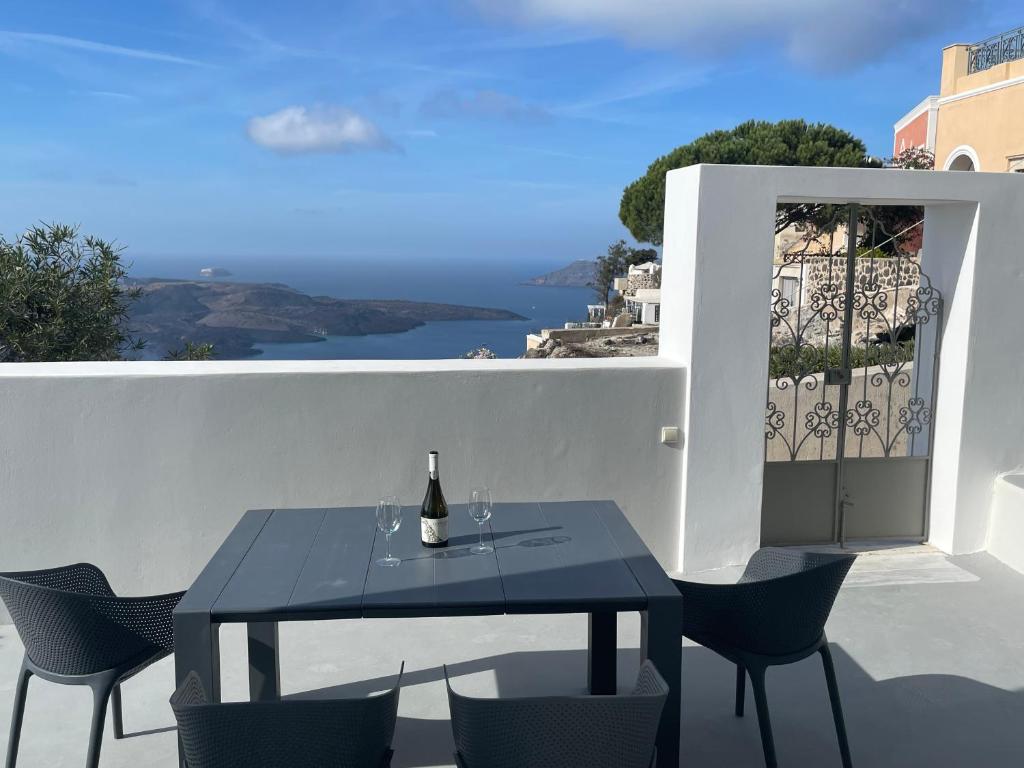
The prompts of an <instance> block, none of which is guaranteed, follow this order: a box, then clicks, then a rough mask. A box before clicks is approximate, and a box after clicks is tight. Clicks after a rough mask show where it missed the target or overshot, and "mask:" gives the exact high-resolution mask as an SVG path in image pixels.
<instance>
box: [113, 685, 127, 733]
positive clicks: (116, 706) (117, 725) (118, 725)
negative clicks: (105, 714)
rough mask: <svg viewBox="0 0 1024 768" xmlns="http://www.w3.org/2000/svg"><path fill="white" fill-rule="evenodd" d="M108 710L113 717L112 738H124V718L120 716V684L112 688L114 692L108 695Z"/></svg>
mask: <svg viewBox="0 0 1024 768" xmlns="http://www.w3.org/2000/svg"><path fill="white" fill-rule="evenodd" d="M110 708H111V710H112V714H113V716H114V738H115V739H123V738H124V718H123V716H122V715H121V686H120V684H118V685H115V686H114V690H113V691H112V692H111V694H110Z"/></svg>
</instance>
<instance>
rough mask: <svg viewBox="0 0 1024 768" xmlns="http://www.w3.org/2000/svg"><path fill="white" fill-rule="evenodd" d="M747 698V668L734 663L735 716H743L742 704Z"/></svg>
mask: <svg viewBox="0 0 1024 768" xmlns="http://www.w3.org/2000/svg"><path fill="white" fill-rule="evenodd" d="M746 698H747V670H745V669H744V668H743V665H742V664H737V665H736V717H743V704H744V700H745V699H746Z"/></svg>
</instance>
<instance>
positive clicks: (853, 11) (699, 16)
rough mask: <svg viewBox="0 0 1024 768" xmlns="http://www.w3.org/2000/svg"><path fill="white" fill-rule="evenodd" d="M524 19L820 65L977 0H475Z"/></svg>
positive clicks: (841, 65) (924, 31)
mask: <svg viewBox="0 0 1024 768" xmlns="http://www.w3.org/2000/svg"><path fill="white" fill-rule="evenodd" d="M470 2H472V3H473V4H474V5H476V6H477V7H479V8H480V9H482V10H484V11H485V12H487V13H490V14H493V15H498V16H504V17H509V18H512V19H515V20H517V21H520V22H525V23H543V24H550V23H555V24H572V25H576V26H579V27H582V28H585V29H588V30H590V31H593V32H598V33H603V34H606V35H610V36H614V37H619V38H622V39H624V40H626V41H627V42H628V43H630V44H633V45H641V46H655V47H663V48H685V49H686V50H688V51H691V52H693V53H697V54H700V55H701V56H709V55H710V56H712V57H726V56H728V55H729V54H730V53H731V52H732V51H734V50H735V48H736V46H737V45H738V44H740V43H750V42H755V41H756V42H759V43H767V44H770V45H772V46H773V47H777V48H781V49H782V50H783V51H784V52H785V53H786V55H787V56H788V58H790V59H791V60H792V61H794V62H796V63H798V64H805V65H809V66H812V67H814V68H815V69H819V70H833V71H835V70H842V69H848V68H851V67H856V66H859V65H862V64H865V63H867V62H870V61H872V60H874V59H876V58H878V57H880V56H884V55H885V53H886V52H887V51H890V50H893V49H894V48H895V47H896V46H897V45H899V44H905V43H906V42H907V41H909V40H912V39H915V38H923V37H927V36H929V35H931V34H934V33H936V32H939V31H942V30H946V29H950V28H951V27H952V26H953V25H954V24H955V23H956V22H958V21H961V20H963V19H966V18H970V16H971V15H972V14H973V13H975V12H976V10H977V9H978V8H979V6H980V4H981V2H980V0H900V2H893V1H892V0H859V2H856V3H851V2H850V0H470Z"/></svg>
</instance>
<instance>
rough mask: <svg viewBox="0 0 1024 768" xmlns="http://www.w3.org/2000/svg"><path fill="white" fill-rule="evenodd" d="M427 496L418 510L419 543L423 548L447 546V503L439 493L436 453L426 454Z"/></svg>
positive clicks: (439, 484)
mask: <svg viewBox="0 0 1024 768" xmlns="http://www.w3.org/2000/svg"><path fill="white" fill-rule="evenodd" d="M427 470H428V472H429V475H430V477H429V479H428V480H427V494H426V496H424V497H423V507H422V509H420V541H421V542H422V543H423V546H424V547H447V546H448V503H447V502H446V501H445V500H444V494H443V493H441V479H440V477H439V476H438V473H437V451H431V452H430V453H429V454H427Z"/></svg>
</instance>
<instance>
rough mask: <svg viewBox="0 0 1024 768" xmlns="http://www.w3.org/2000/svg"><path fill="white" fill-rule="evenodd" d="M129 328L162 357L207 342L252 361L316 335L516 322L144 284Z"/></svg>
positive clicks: (176, 283)
mask: <svg viewBox="0 0 1024 768" xmlns="http://www.w3.org/2000/svg"><path fill="white" fill-rule="evenodd" d="M131 282H133V283H134V284H135V285H138V286H139V287H141V288H142V296H141V297H140V298H139V300H138V301H137V302H136V303H135V304H134V305H133V307H132V313H131V323H130V326H131V329H132V332H133V335H137V336H139V337H141V338H143V339H145V340H146V341H147V350H148V351H149V353H151V354H153V353H155V354H156V355H157V356H162V355H163V354H165V353H166V352H167V350H170V349H176V348H178V347H180V346H181V344H182V342H183V341H192V342H195V343H210V344H213V345H214V346H215V348H216V350H217V357H218V358H219V359H222V360H223V359H233V358H240V357H252V356H253V355H255V354H256V352H255V350H254V349H253V344H258V343H263V342H271V341H285V342H288V341H316V340H317V339H320V338H322V337H323V335H325V334H327V335H335V336H363V335H366V334H370V333H401V332H403V331H408V330H411V329H412V328H416V327H418V326H420V325H423V324H424V323H426V322H432V321H439V320H522V319H524V318H523V317H522V316H521V315H517V314H516V313H515V312H509V311H508V310H505V309H489V308H486V307H465V306H460V305H457V304H433V303H428V302H419V301H397V300H377V299H358V300H357V299H335V298H331V297H329V296H308V295H307V294H304V293H301V292H300V291H296V290H295V289H294V288H289V287H288V286H287V285H281V284H280V283H233V282H206V281H194V280H162V279H156V278H147V279H140V280H134V281H131Z"/></svg>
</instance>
